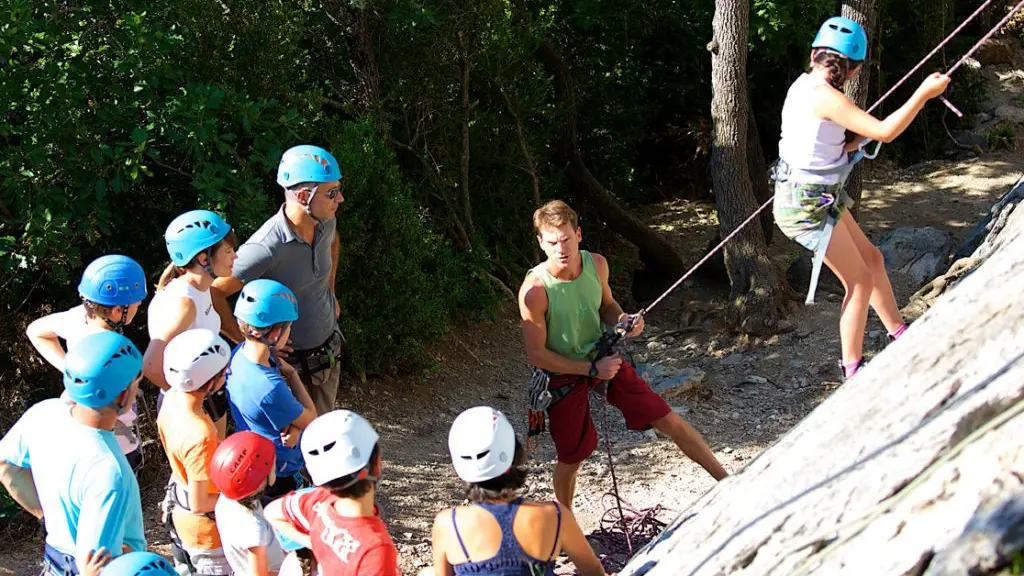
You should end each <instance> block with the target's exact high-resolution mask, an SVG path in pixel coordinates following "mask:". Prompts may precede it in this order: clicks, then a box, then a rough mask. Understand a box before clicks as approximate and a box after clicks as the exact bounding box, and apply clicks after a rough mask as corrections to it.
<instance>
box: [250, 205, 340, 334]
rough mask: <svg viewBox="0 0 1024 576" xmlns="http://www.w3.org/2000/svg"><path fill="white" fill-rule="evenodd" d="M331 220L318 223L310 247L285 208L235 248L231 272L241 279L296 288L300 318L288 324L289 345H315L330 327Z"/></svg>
mask: <svg viewBox="0 0 1024 576" xmlns="http://www.w3.org/2000/svg"><path fill="white" fill-rule="evenodd" d="M335 233H336V231H335V220H334V219H333V218H332V219H330V220H328V221H327V222H321V223H319V224H317V226H316V230H315V232H314V233H313V245H312V246H310V245H309V244H308V243H306V241H305V240H303V239H302V238H300V237H299V236H298V235H296V234H295V231H294V230H292V227H291V225H290V224H289V223H288V219H287V218H285V215H284V206H283V205H282V206H281V209H280V210H278V211H277V214H274V216H273V217H271V218H270V219H269V220H267V221H266V222H264V223H263V226H261V227H260V229H259V230H257V231H256V232H255V233H254V234H253V235H252V236H251V237H249V239H248V240H246V241H245V244H242V246H241V247H239V248H238V260H236V261H235V267H234V272H233V275H234V277H235V278H238V279H239V280H241V281H242V282H249V281H252V280H256V279H257V278H270V279H271V280H277V281H278V282H280V283H282V284H284V285H285V286H287V287H289V288H291V290H292V292H295V297H296V298H298V300H299V319H298V320H296V321H295V323H294V324H293V325H292V336H291V337H292V347H294V348H295V349H296V350H308V349H310V348H315V347H317V346H319V345H321V344H323V343H324V342H326V341H327V339H328V338H330V336H331V333H332V332H333V331H334V327H335V326H336V324H337V323H336V321H335V319H334V296H333V294H332V293H331V290H330V286H329V283H330V281H331V279H330V276H331V243H332V242H334V235H335Z"/></svg>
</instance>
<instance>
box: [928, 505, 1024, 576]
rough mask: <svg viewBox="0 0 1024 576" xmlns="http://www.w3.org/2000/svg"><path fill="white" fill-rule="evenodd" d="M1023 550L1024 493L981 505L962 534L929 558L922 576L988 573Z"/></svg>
mask: <svg viewBox="0 0 1024 576" xmlns="http://www.w3.org/2000/svg"><path fill="white" fill-rule="evenodd" d="M1021 548H1024V490H1018V491H1017V492H1016V493H1014V494H1010V495H1008V496H1006V497H1004V498H1002V499H1000V500H998V501H996V502H994V503H991V504H983V505H982V506H981V507H980V508H979V509H978V510H977V511H976V512H975V514H974V517H973V518H971V520H970V521H969V522H968V523H967V526H965V527H964V531H963V533H962V534H961V535H960V536H959V537H958V538H957V539H956V540H954V541H953V542H951V543H950V544H949V545H948V546H946V548H944V549H943V550H941V551H940V552H939V553H938V554H936V555H935V557H934V558H932V561H931V563H930V564H929V565H928V570H927V571H925V573H924V576H947V575H948V576H954V575H957V576H958V575H960V574H987V573H991V572H992V571H994V570H996V569H998V568H1000V567H1001V566H1004V565H1005V564H1006V563H1008V561H1009V560H1010V556H1011V555H1012V554H1013V553H1014V552H1016V551H1018V550H1020V549H1021Z"/></svg>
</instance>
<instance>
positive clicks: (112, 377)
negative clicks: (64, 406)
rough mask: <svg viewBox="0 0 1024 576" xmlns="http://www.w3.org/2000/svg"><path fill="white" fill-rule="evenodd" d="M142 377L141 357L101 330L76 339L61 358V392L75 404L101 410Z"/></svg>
mask: <svg viewBox="0 0 1024 576" xmlns="http://www.w3.org/2000/svg"><path fill="white" fill-rule="evenodd" d="M141 375H142V354H140V353H139V349H138V348H136V347H135V344H132V341H131V340H129V339H128V338H125V337H124V336H122V335H121V334H118V333H117V332H112V331H109V330H104V331H103V332H97V333H95V334H90V335H89V336H86V337H85V338H82V339H81V340H79V341H78V342H77V343H76V344H75V346H74V347H72V348H71V349H70V350H68V353H67V356H66V357H65V359H64V389H65V390H67V392H68V396H69V397H70V398H71V399H72V400H74V401H75V402H76V403H78V404H82V405H84V406H88V407H89V408H102V407H104V406H106V405H108V404H110V403H111V402H113V401H114V399H115V398H117V395H118V394H120V393H121V392H124V391H125V389H127V388H128V386H129V385H131V383H132V382H134V381H135V379H136V378H138V377H139V376H141Z"/></svg>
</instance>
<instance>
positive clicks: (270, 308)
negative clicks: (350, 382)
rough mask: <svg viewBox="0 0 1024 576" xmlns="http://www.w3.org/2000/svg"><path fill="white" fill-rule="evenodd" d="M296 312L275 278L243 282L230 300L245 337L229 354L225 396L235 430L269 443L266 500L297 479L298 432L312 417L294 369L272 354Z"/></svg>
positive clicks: (289, 488) (288, 489) (283, 491)
mask: <svg viewBox="0 0 1024 576" xmlns="http://www.w3.org/2000/svg"><path fill="white" fill-rule="evenodd" d="M298 317H299V307H298V301H297V300H296V299H295V294H294V293H292V291H291V290H289V289H288V287H287V286H285V285H284V284H281V283H280V282H276V281H274V280H268V279H259V280H253V281H252V282H250V283H248V284H246V285H245V286H244V287H243V288H242V292H241V294H239V296H238V301H237V302H236V303H235V318H236V319H237V320H238V325H239V327H240V328H241V329H242V333H243V334H245V342H243V343H242V344H240V345H239V346H238V347H237V348H235V350H234V352H233V353H232V357H231V364H230V370H229V372H228V377H227V389H228V398H229V400H230V403H231V416H232V418H234V420H235V430H236V431H242V430H251V431H252V432H255V433H257V434H259V435H260V436H263V437H265V438H269V439H270V440H271V441H273V442H274V448H275V450H276V453H277V470H276V472H277V482H275V483H274V485H273V486H269V487H268V488H267V491H266V493H265V497H264V499H265V500H266V501H270V500H273V499H274V498H276V497H278V496H280V495H283V494H287V493H288V492H291V491H292V490H295V489H296V488H299V487H300V484H302V482H301V481H300V477H299V471H300V470H301V469H302V468H303V461H302V453H301V452H300V451H299V448H298V443H299V436H300V435H301V433H302V430H304V429H305V428H306V426H308V425H309V423H310V422H312V421H313V419H314V418H316V408H314V406H313V401H312V400H311V399H310V397H309V393H308V392H307V391H306V389H305V387H304V386H303V385H302V381H301V380H300V379H299V375H298V372H296V370H295V369H294V368H292V367H291V366H290V365H289V364H287V363H286V362H282V361H281V360H279V359H278V358H277V354H276V348H277V346H278V345H280V344H284V343H285V342H287V341H288V335H289V334H290V333H291V323H292V322H294V321H295V320H296V319H297V318H298Z"/></svg>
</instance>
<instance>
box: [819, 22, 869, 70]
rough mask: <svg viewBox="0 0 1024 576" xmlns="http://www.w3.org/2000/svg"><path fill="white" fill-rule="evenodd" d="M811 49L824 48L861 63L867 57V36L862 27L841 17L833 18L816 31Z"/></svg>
mask: <svg viewBox="0 0 1024 576" xmlns="http://www.w3.org/2000/svg"><path fill="white" fill-rule="evenodd" d="M811 47H812V48H825V49H828V50H833V51H835V52H838V53H840V54H842V55H843V56H846V57H847V58H849V59H850V60H854V61H857V62H862V61H864V59H865V58H866V57H867V55H868V35H867V33H866V32H864V27H863V26H861V25H860V24H858V23H857V22H855V21H853V20H851V19H849V18H844V17H842V16H833V17H832V18H829V19H828V20H826V21H825V23H824V24H822V25H821V28H819V29H818V35H817V36H815V37H814V42H811Z"/></svg>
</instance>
